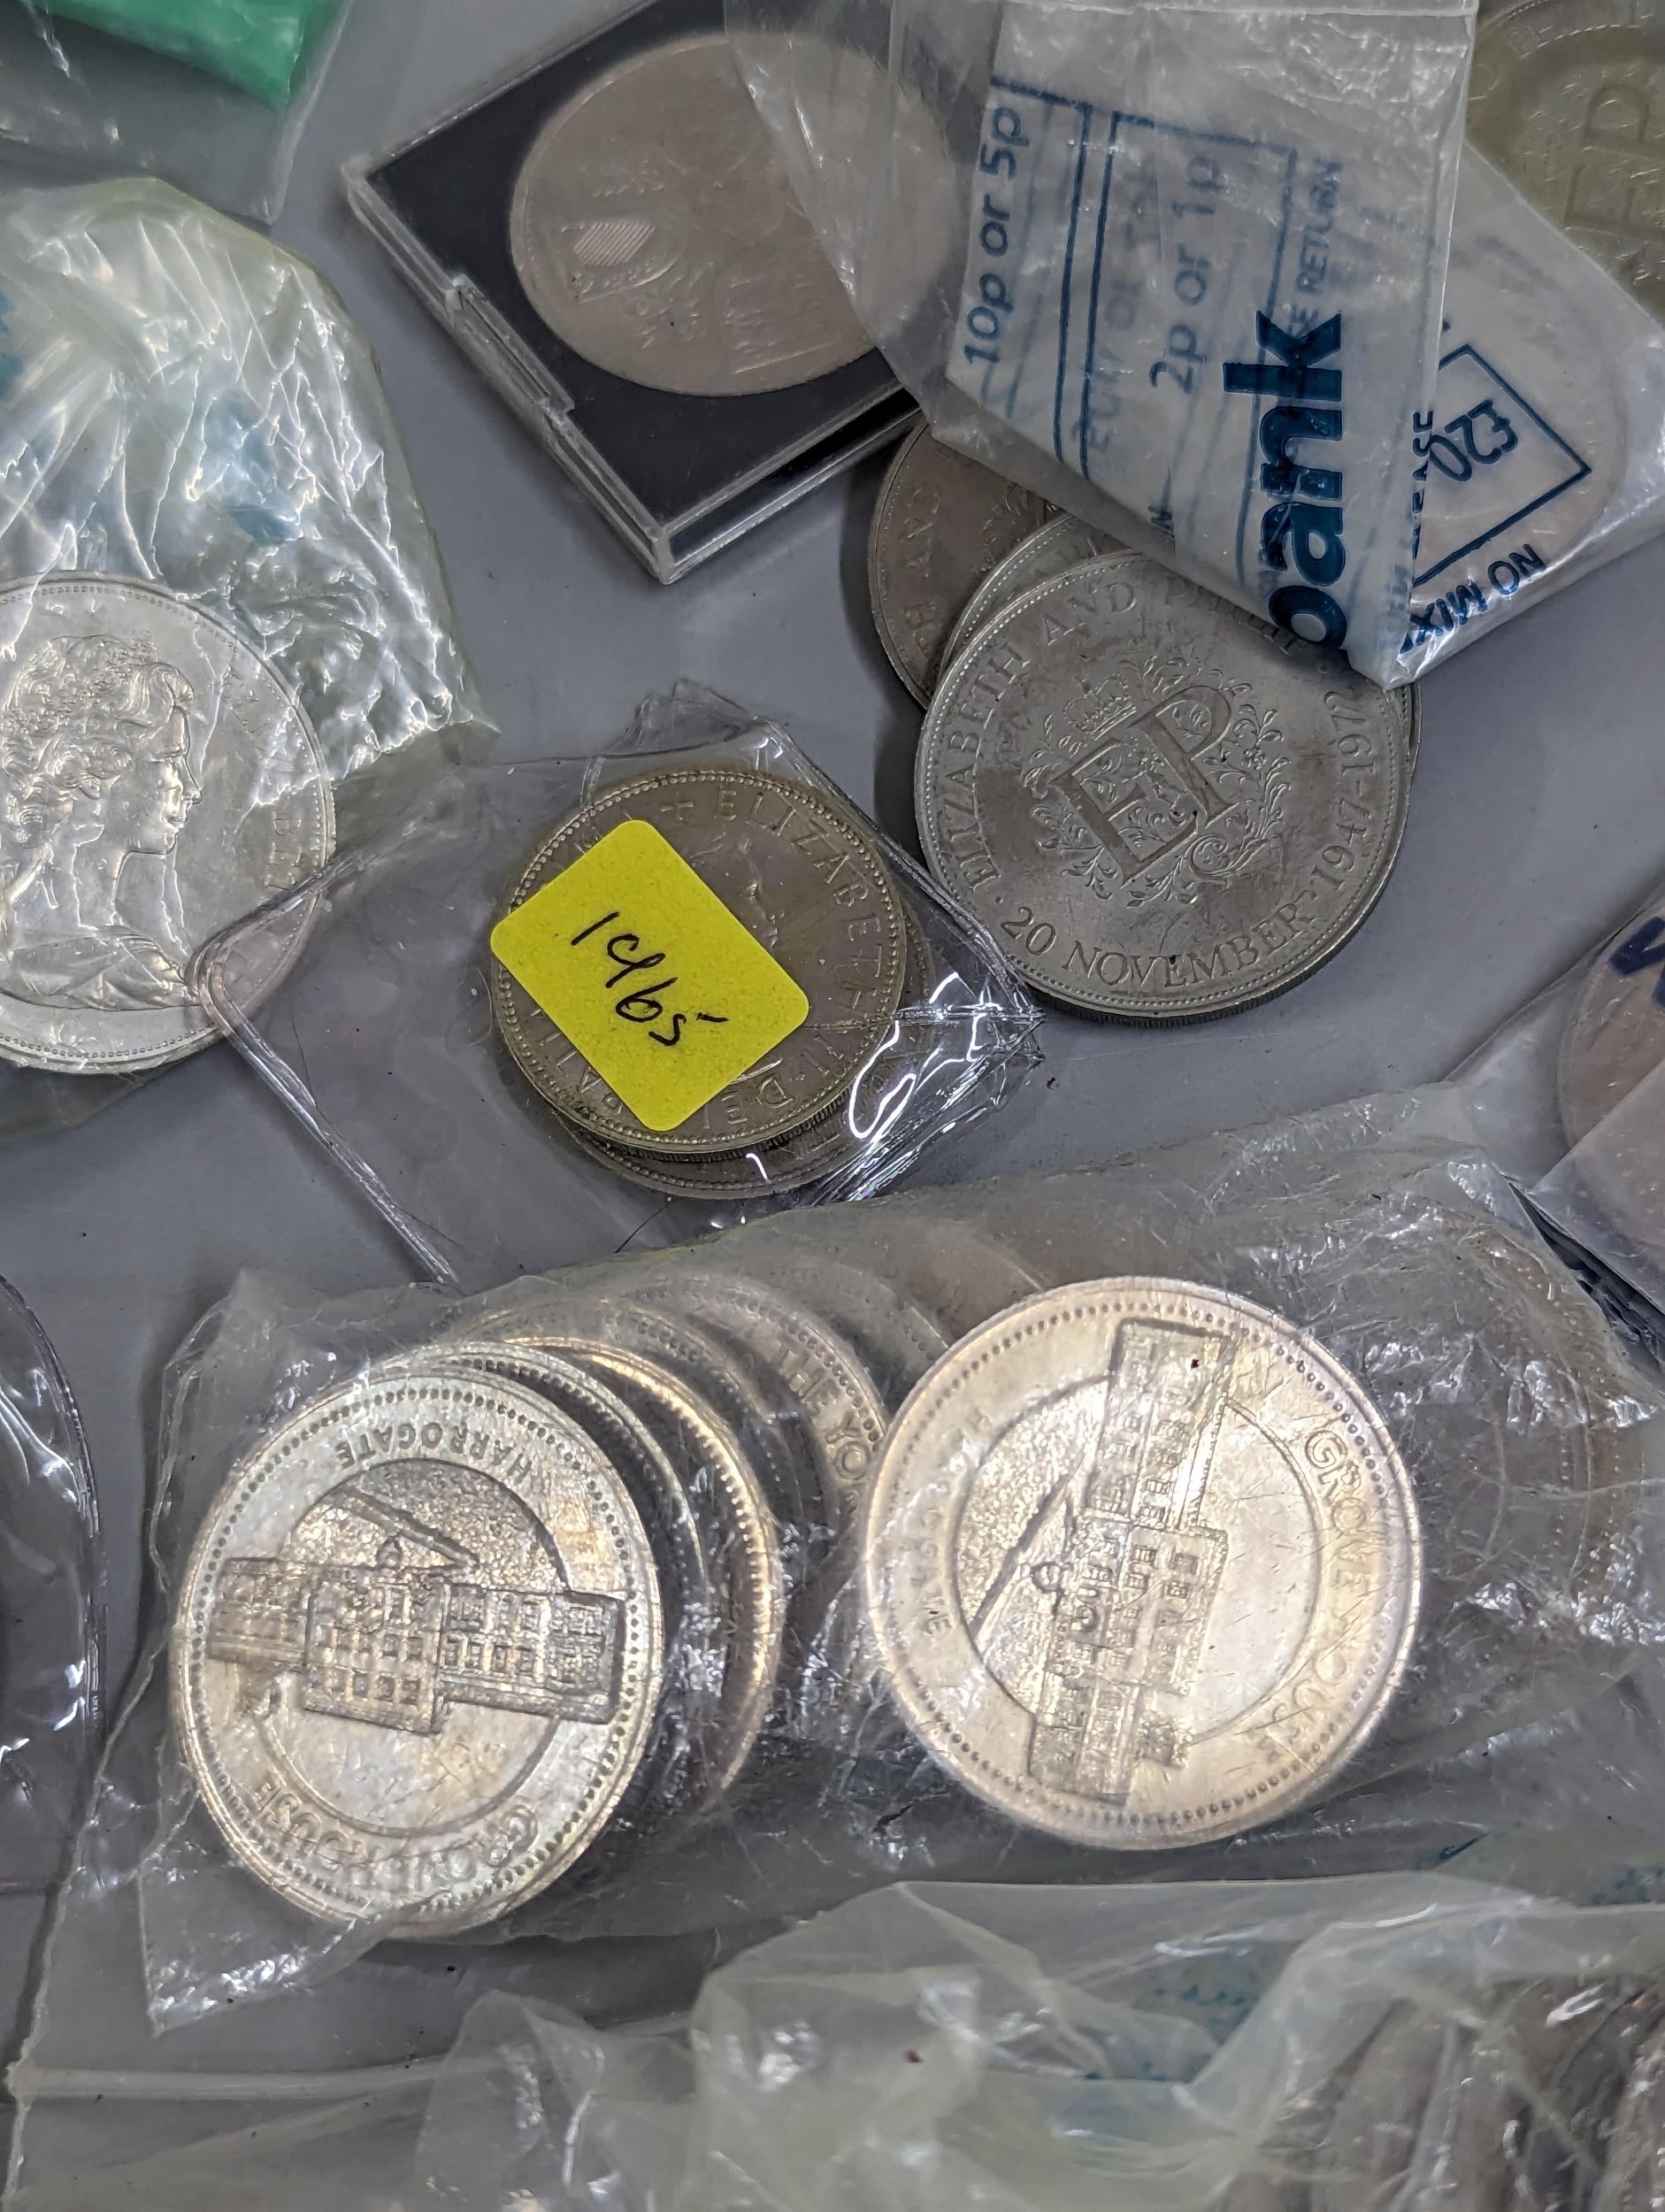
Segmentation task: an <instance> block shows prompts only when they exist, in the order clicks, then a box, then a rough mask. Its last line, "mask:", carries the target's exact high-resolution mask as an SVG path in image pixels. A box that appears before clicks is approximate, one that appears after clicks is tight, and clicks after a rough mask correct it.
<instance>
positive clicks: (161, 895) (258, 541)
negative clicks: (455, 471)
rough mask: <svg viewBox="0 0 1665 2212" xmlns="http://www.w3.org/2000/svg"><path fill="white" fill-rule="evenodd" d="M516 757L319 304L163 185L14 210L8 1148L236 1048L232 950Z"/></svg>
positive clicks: (1, 437) (405, 479) (3, 379)
mask: <svg viewBox="0 0 1665 2212" xmlns="http://www.w3.org/2000/svg"><path fill="white" fill-rule="evenodd" d="M484 729H485V719H484V715H483V711H482V709H481V706H480V700H479V697H478V695H477V691H476V687H475V684H474V680H473V678H472V674H471V672H470V670H469V667H468V664H467V662H466V660H465V658H464V654H463V651H462V648H461V646H460V644H459V642H458V641H457V631H456V622H455V618H454V615H453V612H452V608H451V604H450V599H449V592H448V589H447V586H446V583H445V579H444V575H443V573H442V571H441V566H440V561H439V556H438V552H437V549H436V548H435V546H434V540H433V537H432V535H431V534H430V532H429V529H428V526H427V522H426V517H425V516H424V514H423V511H422V509H421V506H420V504H419V503H418V498H417V495H416V490H415V488H414V486H413V484H412V482H411V480H410V473H409V470H408V467H407V465H406V463H405V459H404V456H403V451H402V450H401V448H400V445H399V442H398V438H397V434H396V433H395V429H394V426H393V424H392V421H391V419H390V417H389V415H388V412H387V404H386V402H385V400H384V398H383V396H382V392H381V388H380V381H379V380H378V378H377V374H376V370H375V365H374V363H373V361H372V357H371V354H370V350H369V348H368V347H367V346H366V345H365V343H364V341H363V340H362V339H361V338H360V337H359V335H358V334H357V331H356V330H355V329H354V327H353V326H352V324H351V323H350V322H349V320H348V319H347V317H346V315H345V313H344V312H343V311H342V309H341V305H340V303H339V302H338V301H337V300H336V298H335V296H334V293H333V292H332V291H331V290H330V289H329V288H328V287H327V286H326V284H324V282H323V281H322V280H321V279H319V278H318V275H317V274H316V273H314V271H313V270H312V269H311V267H309V266H308V265H307V264H306V263H304V262H303V261H301V260H298V259H297V258H296V257H295V256H294V255H293V254H291V253H288V252H287V251H286V250H283V249H281V248H280V247H278V246H275V245H273V244H272V242H270V241H269V240H267V239H265V238H263V237H261V236H260V235H258V234H257V233H255V232H252V231H249V230H248V229H246V228H245V227H242V225H240V224H236V223H234V222H231V221H230V220H228V219H226V218H225V217H223V216H220V215H217V214H215V213H213V212H212V211H211V210H209V209H208V208H206V207H203V206H202V205H201V204H198V203H196V202H195V201H192V200H188V199H186V198H184V197H182V196H180V194H179V193H177V192H175V191H174V190H173V188H171V187H170V186H167V185H164V184H159V183H154V182H148V181H144V180H136V181H134V180H128V181H124V182H119V183H112V184H95V185H87V186H80V187H73V188H65V189H62V190H48V191H18V192H13V193H11V194H9V195H6V196H4V197H3V198H0V1133H5V1134H12V1133H27V1132H29V1131H33V1130H37V1129H40V1128H42V1127H50V1126H53V1125H66V1124H68V1123H71V1122H73V1121H76V1120H79V1119H81V1118H83V1117H84V1116H85V1115H86V1114H87V1113H88V1112H89V1111H91V1110H93V1109H94V1108H95V1107H96V1106H98V1105H100V1104H102V1103H104V1102H105V1101H106V1100H107V1099H108V1098H110V1097H111V1096H117V1095H119V1094H121V1092H122V1091H123V1090H124V1088H125V1087H127V1085H128V1084H129V1083H131V1082H132V1081H133V1080H134V1079H137V1078H138V1077H139V1076H141V1075H142V1074H145V1073H147V1072H149V1071H152V1070H154V1069H157V1068H158V1067H162V1066H165V1065H166V1064H169V1063H171V1062H172V1061H173V1060H176V1059H178V1058H180V1057H183V1056H185V1055H186V1054H188V1053H189V1052H192V1051H195V1050H196V1049H198V1048H201V1047H202V1046H203V1045H204V1044H206V1043H207V1042H209V1041H211V1039H212V1037H213V1036H214V1035H215V1034H216V1032H215V1030H214V1028H213V1025H212V1024H211V1021H210V1019H209V1018H208V1017H207V1016H206V1015H205V1014H204V1013H203V1010H202V1009H201V1007H200V1006H199V1005H198V1004H197V1002H196V1000H195V998H194V997H193V996H192V994H191V991H190V988H189V984H188V972H189V967H190V964H191V961H192V960H193V958H194V957H195V956H196V953H197V952H198V951H199V950H200V949H201V948H202V946H203V944H204V943H205V942H206V941H208V940H209V938H211V936H213V935H214V934H215V933H217V932H218V931H219V930H221V929H223V928H224V927H225V926H226V925H227V924H228V923H230V922H232V921H233V920H234V919H236V918H239V917H240V916H242V915H243V914H245V913H248V912H250V911H251V910H255V909H257V908H259V907H260V906H262V905H263V904H264V903H265V902H266V901H267V900H268V899H270V898H272V896H273V895H277V894H279V893H282V892H287V891H288V890H290V889H291V888H292V887H294V886H295V884H296V883H298V882H299V881H300V880H302V879H303V878H304V877H307V876H309V875H311V874H313V873H315V872H317V870H318V868H319V867H320V866H322V865H323V864H325V863H326V861H327V860H328V859H329V858H330V857H331V856H332V854H333V853H334V852H335V851H337V850H338V849H349V848H351V847H352V846H354V845H355V844H356V843H357V842H358V841H361V840H362V839H363V838H364V837H365V836H366V835H367V834H369V833H372V832H374V831H376V830H378V829H380V828H382V827H385V826H387V824H388V823H389V822H391V821H394V820H396V819H398V818H400V817H401V816H402V814H403V813H404V812H406V811H408V810H410V807H411V806H412V804H413V803H415V802H416V801H417V799H418V795H420V794H421V793H422V791H423V787H424V785H425V784H426V782H427V781H428V780H430V779H431V778H432V777H433V776H434V772H435V771H436V770H437V769H438V768H439V767H440V766H441V765H442V764H444V763H445V762H447V761H448V760H449V759H451V758H454V757H457V755H458V754H459V753H460V752H461V751H462V750H463V749H464V747H469V748H472V746H473V744H474V742H475V741H476V740H478V738H479V737H480V735H481V733H483V731H484ZM307 922H308V916H307V914H306V913H305V911H304V910H301V911H297V912H294V913H292V915H291V918H290V926H289V928H288V933H287V934H286V935H285V936H284V937H283V939H282V941H281V942H280V943H277V942H274V943H273V946H272V965H271V967H270V968H269V969H268V970H267V972H265V974H264V975H263V976H262V978H261V979H260V981H261V985H262V987H270V986H271V984H272V982H273V980H274V979H275V977H276V975H277V974H278V973H280V972H281V970H282V967H283V966H284V964H286V963H287V962H288V960H290V959H291V958H292V957H293V956H294V954H295V949H296V946H297V944H298V942H299V941H300V940H301V938H302V937H303V935H304V933H305V928H306V926H307Z"/></svg>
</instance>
